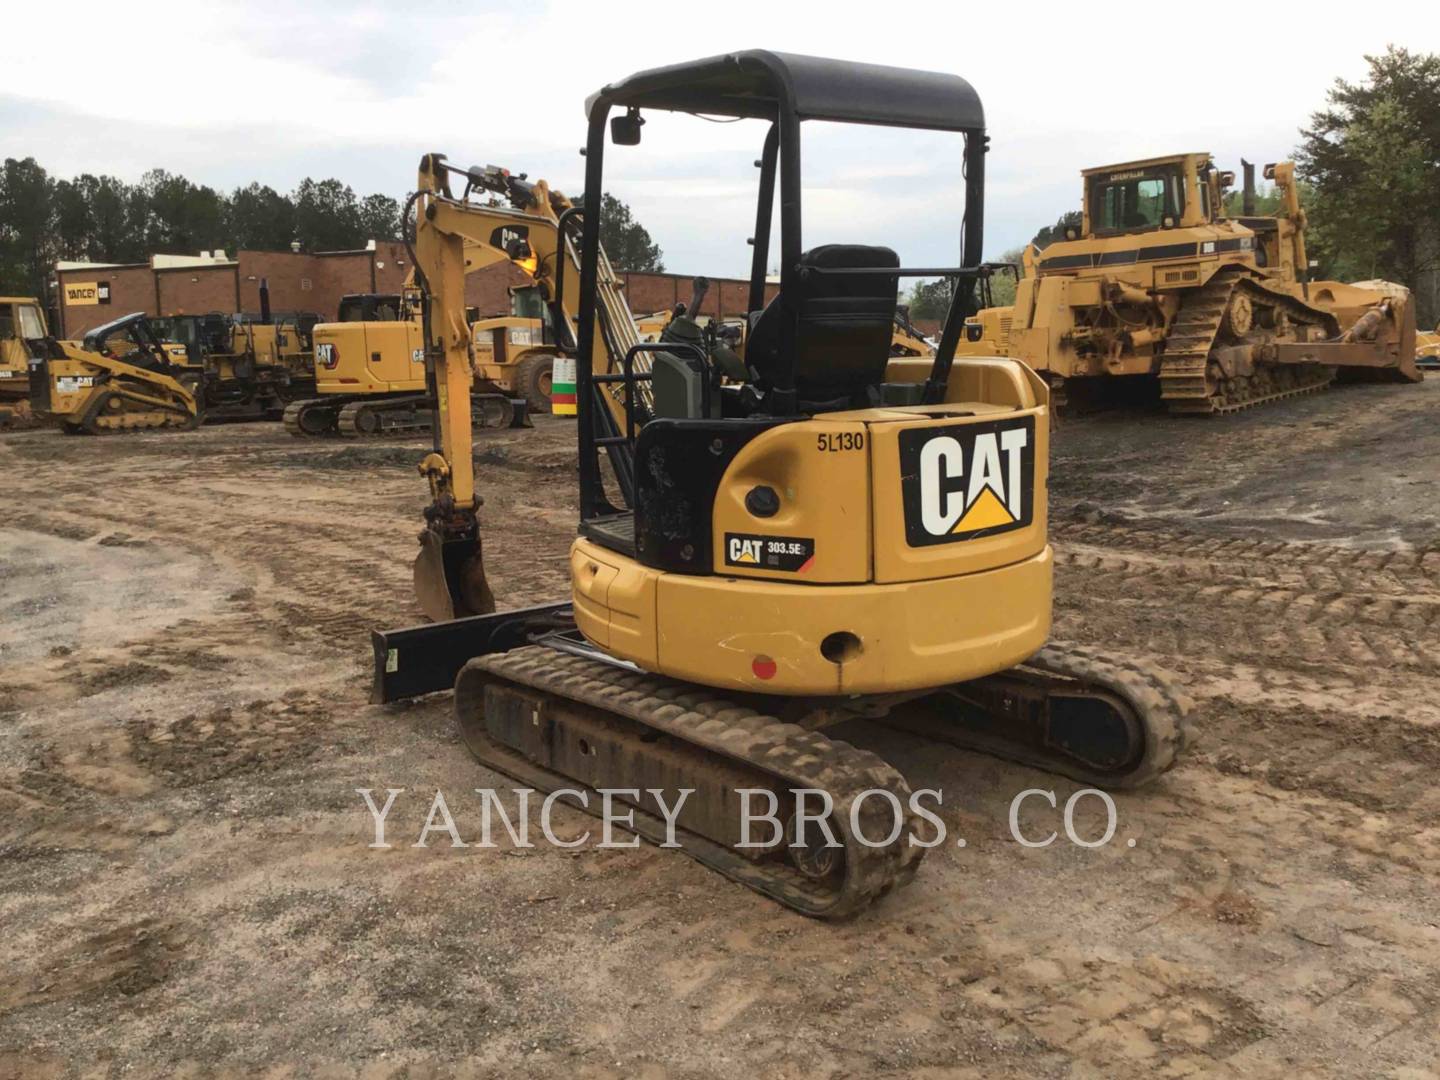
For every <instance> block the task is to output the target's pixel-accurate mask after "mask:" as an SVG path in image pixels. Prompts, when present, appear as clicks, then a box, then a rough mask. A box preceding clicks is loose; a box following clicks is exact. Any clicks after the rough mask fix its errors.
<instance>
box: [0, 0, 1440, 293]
mask: <svg viewBox="0 0 1440 1080" xmlns="http://www.w3.org/2000/svg"><path fill="white" fill-rule="evenodd" d="M405 6H406V5H404V4H403V3H393V2H392V3H388V4H384V5H380V4H367V3H347V4H335V5H329V4H318V3H317V4H306V3H302V2H298V0H292V2H276V0H246V2H243V3H230V2H206V0H190V2H187V3H148V2H146V0H127V2H125V3H115V2H114V0H104V2H101V3H88V2H84V0H66V2H65V3H63V4H61V3H49V4H45V3H41V4H33V3H32V4H19V3H14V4H7V5H6V39H7V42H8V45H7V48H6V49H5V59H4V61H3V63H0V153H3V155H4V156H7V157H25V156H34V157H35V158H37V159H38V160H39V161H40V162H41V163H42V164H43V165H44V166H45V167H46V168H47V169H49V170H50V172H51V173H52V174H54V175H59V176H70V175H73V174H75V173H78V172H95V173H101V172H106V173H112V174H115V175H118V176H120V177H123V178H125V179H127V180H134V179H137V178H138V177H139V176H140V174H141V173H143V172H144V171H145V170H146V169H149V168H154V167H159V168H164V169H167V170H170V171H172V172H178V173H182V174H184V175H185V176H187V177H189V178H190V179H192V180H194V181H196V182H199V183H206V184H211V185H213V186H216V187H221V188H230V187H234V186H235V185H238V184H242V183H248V182H249V181H251V180H258V181H260V182H262V183H266V184H269V185H271V186H273V187H275V188H277V189H279V190H281V191H290V190H292V189H293V188H294V187H295V185H296V183H297V182H298V181H299V180H300V179H301V178H303V177H305V176H307V175H309V176H315V177H317V178H318V177H322V176H336V177H339V178H340V179H342V180H344V181H345V182H347V183H349V184H350V185H351V186H353V187H354V188H355V190H356V191H357V192H358V193H359V194H361V195H364V194H367V193H369V192H371V191H384V192H386V193H389V194H392V195H395V196H397V197H400V196H403V195H404V194H405V193H406V192H407V191H408V190H409V189H410V187H411V186H412V185H413V183H414V175H415V174H414V169H415V164H416V162H417V161H418V159H419V156H420V154H421V153H422V152H424V151H427V150H436V151H440V152H443V153H446V154H448V155H449V156H450V158H451V159H452V160H453V161H455V162H456V163H458V164H497V165H504V166H506V167H508V168H510V169H512V170H515V171H525V172H528V173H529V174H530V175H531V176H532V177H537V176H543V177H545V178H546V179H548V180H550V181H551V183H552V185H553V186H556V187H559V188H560V189H562V190H565V191H569V192H572V193H578V190H579V187H580V179H581V176H582V170H581V164H582V163H581V159H580V158H579V156H578V153H577V147H578V146H579V145H580V144H581V142H582V141H583V139H584V117H583V109H582V103H583V101H584V98H585V96H586V95H587V94H589V93H591V92H593V91H594V90H596V89H598V88H599V87H600V86H601V85H603V84H604V83H606V82H609V81H613V80H616V79H619V78H622V77H623V76H625V75H627V74H629V73H631V72H632V71H635V70H638V69H641V68H645V67H652V66H656V65H657V64H661V63H669V62H675V61H680V60H685V59H690V58H694V57H700V56H707V55H711V54H714V53H720V52H724V51H727V50H730V49H742V48H757V47H759V48H769V49H777V50H785V51H790V52H800V53H810V54H812V55H819V56H833V57H838V58H843V59H851V60H865V61H871V62H874V63H885V64H895V65H900V66H905V67H915V68H929V69H933V70H937V71H949V72H954V73H957V74H960V75H963V76H964V77H965V78H967V79H969V80H970V81H971V82H972V83H973V84H974V85H975V87H976V88H977V89H978V90H979V92H980V95H981V97H982V99H983V100H984V102H985V107H986V113H987V116H988V122H989V127H990V133H991V137H992V141H991V153H990V157H989V163H988V174H989V175H988V180H989V183H988V194H987V207H986V209H987V220H986V236H987V241H986V245H985V246H986V249H987V253H988V254H990V255H992V256H993V255H996V254H998V253H999V252H1001V251H1003V250H1005V249H1006V248H1010V247H1014V246H1016V245H1018V244H1020V243H1023V242H1024V241H1026V240H1028V239H1029V238H1030V236H1031V235H1032V234H1033V233H1034V232H1035V230H1036V229H1037V228H1038V227H1039V226H1041V225H1044V224H1048V223H1050V222H1053V221H1054V220H1055V218H1056V217H1058V216H1059V214H1060V213H1061V212H1062V211H1064V210H1067V209H1070V208H1072V207H1074V206H1075V205H1077V202H1078V197H1079V179H1078V172H1079V170H1080V169H1082V168H1085V167H1088V166H1090V165H1098V164H1107V163H1110V162H1118V161H1124V160H1127V159H1134V158H1141V157H1150V156H1155V155H1158V154H1165V153H1171V152H1183V151H1194V150H1208V151H1212V152H1213V153H1215V154H1216V155H1217V156H1218V157H1219V158H1220V159H1221V161H1222V163H1224V164H1225V165H1226V167H1231V166H1236V167H1238V160H1239V158H1240V156H1241V155H1242V154H1243V155H1245V156H1246V157H1248V158H1249V159H1250V160H1252V161H1257V162H1266V161H1273V160H1277V159H1280V158H1283V157H1285V156H1287V155H1288V154H1289V152H1290V150H1291V149H1292V147H1293V146H1294V145H1295V142H1296V132H1297V129H1298V128H1299V127H1300V126H1301V125H1302V124H1303V123H1304V122H1305V121H1306V119H1307V117H1308V116H1309V113H1310V112H1311V111H1312V110H1314V109H1316V108H1318V107H1319V106H1321V105H1322V104H1323V103H1324V100H1325V92H1326V90H1327V88H1328V87H1329V86H1330V84H1331V82H1332V80H1333V79H1334V78H1335V77H1336V76H1343V77H1345V78H1348V79H1358V78H1360V77H1362V76H1363V74H1364V72H1365V62H1364V59H1363V57H1364V54H1365V53H1367V52H1369V53H1375V52H1381V51H1383V50H1384V48H1385V46H1386V44H1387V43H1391V42H1393V43H1395V44H1398V45H1404V46H1407V47H1409V48H1411V49H1412V50H1416V51H1440V14H1437V12H1440V5H1437V4H1435V3H1434V2H1424V3H1411V2H1401V3H1390V4H1386V5H1385V6H1384V8H1383V17H1374V18H1368V17H1365V15H1364V14H1363V12H1357V9H1356V8H1355V6H1354V5H1353V3H1347V4H1338V3H1337V4H1326V3H1316V2H1311V3H1306V4H1303V5H1301V6H1300V7H1298V8H1295V9H1294V10H1289V9H1287V8H1286V7H1285V6H1284V5H1281V6H1278V7H1277V6H1276V5H1274V4H1226V5H1223V6H1220V7H1211V8H1207V9H1200V8H1195V9H1193V10H1192V9H1186V8H1184V7H1183V6H1180V7H1177V6H1175V5H1155V4H1114V5H1109V4H1107V5H1099V6H1097V5H1089V4H1077V3H1068V4H1064V3H1056V4H1047V3H1039V2H1031V3H1027V4H1015V3H995V2H991V3H983V4H981V3H961V2H956V0H950V2H943V3H930V2H925V0H908V2H907V3H904V4H887V3H864V4H862V3H852V2H848V0H829V2H826V3H814V4H811V3H800V2H794V0H792V2H788V3H787V2H784V0H769V2H765V3H751V2H748V0H730V2H728V3H724V4H701V5H689V4H685V3H683V2H682V3H664V4H662V3H650V2H642V0H605V2H603V3H599V2H589V3H565V2H557V3H548V4H547V3H542V2H537V0H532V2H529V3H495V2H486V0H468V2H465V3H456V2H451V0H431V2H430V3H428V4H426V5H425V7H424V9H423V11H424V13H423V14H411V13H409V12H405V11H404V10H403V8H404V7H405ZM1202 10H1203V14H1202ZM1379 10H1380V9H1377V11H1379ZM1102 12H1103V13H1104V15H1103V18H1102V17H1100V14H1101V13H1102ZM1252 13H1253V25H1250V24H1251V21H1252ZM1197 23H1200V24H1203V25H1205V26H1206V27H1207V28H1206V29H1205V30H1204V31H1203V33H1201V34H1200V35H1199V36H1198V37H1197V38H1195V39H1194V40H1193V41H1190V40H1187V38H1186V30H1187V26H1189V25H1195V24H1197ZM763 133H764V132H763V128H762V127H761V126H760V125H759V124H757V123H751V122H746V123H740V124H730V125H720V124H714V123H705V122H703V121H701V120H698V119H694V118H692V117H684V116H680V117H655V118H653V119H652V122H651V123H649V124H648V125H647V127H646V129H645V141H644V143H643V145H641V146H640V147H637V148H617V149H616V150H613V151H611V152H610V153H609V154H608V155H607V167H608V169H609V171H608V174H607V176H608V181H607V185H606V186H607V187H608V188H609V189H610V190H611V191H613V192H614V193H615V194H617V195H618V196H620V197H621V198H622V199H624V200H626V201H627V202H629V203H630V204H631V206H632V207H633V208H634V210H635V212H636V214H637V216H638V217H639V218H640V220H641V221H642V222H643V223H644V224H645V225H646V226H647V228H649V230H650V231H651V233H652V235H653V236H654V237H655V239H656V240H657V241H658V242H659V243H660V245H661V247H662V248H663V249H664V252H665V262H666V265H667V269H670V270H673V271H677V272H680V273H709V274H714V275H726V274H742V275H743V274H744V273H745V272H746V271H747V270H748V254H747V252H748V249H747V248H746V246H745V237H746V236H748V235H749V234H750V232H751V228H752V224H753V223H752V221H751V220H750V214H751V210H750V207H751V206H752V201H753V198H754V183H755V174H756V170H755V169H754V168H753V166H752V165H751V162H752V160H753V159H754V157H755V156H756V155H757V153H758V149H759V142H760V139H761V138H762V137H763ZM805 153H806V154H807V165H808V168H807V170H806V197H807V203H806V215H807V217H806V237H805V240H806V244H807V246H809V245H811V244H813V243H817V242H821V241H825V240H847V241H853V242H857V243H866V242H869V243H886V244H889V245H890V246H891V247H894V248H895V249H896V250H898V251H899V252H900V255H901V257H902V259H904V260H905V262H907V263H909V264H910V265H915V264H917V263H918V264H924V263H929V264H932V265H933V264H935V263H937V262H945V261H948V260H952V259H953V257H954V253H955V248H956V234H957V228H958V220H959V218H958V215H959V212H960V198H959V191H960V184H959V178H958V172H959V170H958V166H959V160H960V149H959V139H958V137H957V136H930V135H921V134H910V133H903V134H902V133H896V132H890V131H881V130H877V129H873V128H860V127H848V128H843V129H834V128H830V127H828V126H827V127H826V128H824V129H821V130H816V131H814V132H813V133H812V134H811V135H810V137H808V138H807V141H806V144H805Z"/></svg>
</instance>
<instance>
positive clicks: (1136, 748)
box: [885, 641, 1192, 790]
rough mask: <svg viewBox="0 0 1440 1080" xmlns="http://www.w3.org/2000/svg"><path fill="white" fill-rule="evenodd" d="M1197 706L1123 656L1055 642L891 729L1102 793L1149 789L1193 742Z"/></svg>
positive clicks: (925, 704) (949, 691)
mask: <svg viewBox="0 0 1440 1080" xmlns="http://www.w3.org/2000/svg"><path fill="white" fill-rule="evenodd" d="M1191 711H1192V704H1191V702H1190V700H1189V699H1188V698H1187V697H1186V696H1185V695H1184V694H1182V693H1181V692H1180V691H1179V690H1177V689H1176V687H1175V685H1174V684H1173V682H1172V681H1171V680H1170V679H1169V678H1168V677H1167V676H1165V675H1163V674H1161V673H1160V672H1157V671H1155V670H1154V669H1153V668H1150V667H1146V666H1144V665H1141V664H1139V663H1137V662H1136V661H1134V660H1131V659H1129V658H1125V657H1113V656H1110V655H1109V654H1107V653H1106V652H1104V651H1103V650H1101V649H1097V648H1094V647H1091V646H1084V645H1077V644H1074V643H1070V642H1060V641H1056V642H1051V643H1050V644H1048V645H1046V646H1045V647H1044V648H1043V649H1041V650H1040V651H1039V652H1037V653H1036V654H1035V655H1034V656H1032V657H1030V659H1028V660H1026V661H1025V662H1024V663H1023V664H1021V665H1020V666H1019V667H1016V668H1011V669H1009V670H1008V671H1003V672H1000V673H998V674H996V675H992V676H988V677H987V678H983V679H976V680H974V681H973V682H969V683H960V684H957V685H956V686H954V687H949V688H946V689H944V690H942V691H940V692H938V693H936V694H933V695H931V696H930V697H928V698H926V699H924V700H921V701H918V702H916V703H915V705H914V707H913V708H912V709H910V710H907V711H906V712H905V713H902V714H899V715H895V716H892V717H891V718H887V720H886V721H885V722H886V724H887V725H889V726H892V727H898V728H901V729H903V730H906V731H910V732H912V733H915V734H920V735H924V736H927V737H931V738H935V739H938V740H940V741H942V742H946V743H950V744H952V745H955V746H959V747H962V748H963V749H967V750H978V751H981V752H983V753H987V754H993V755H994V756H996V757H1003V758H1006V759H1008V760H1011V761H1016V762H1019V763H1020V764H1022V765H1029V766H1032V767H1034V768H1037V769H1043V770H1045V771H1046V772H1052V773H1057V774H1059V775H1061V776H1068V777H1069V778H1070V779H1072V780H1078V781H1080V782H1081V783H1085V784H1091V785H1093V786H1095V787H1099V788H1108V789H1114V790H1123V789H1131V788H1138V787H1142V786H1144V785H1145V784H1148V783H1150V782H1152V781H1153V780H1155V779H1156V778H1157V777H1159V776H1160V775H1161V774H1163V773H1164V772H1166V771H1167V770H1168V769H1169V768H1170V767H1171V766H1172V765H1174V764H1175V761H1176V759H1177V758H1178V757H1179V756H1180V755H1181V754H1182V753H1183V752H1184V750H1185V747H1186V746H1187V745H1188V744H1189V742H1190V739H1191V727H1190V715H1191Z"/></svg>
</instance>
